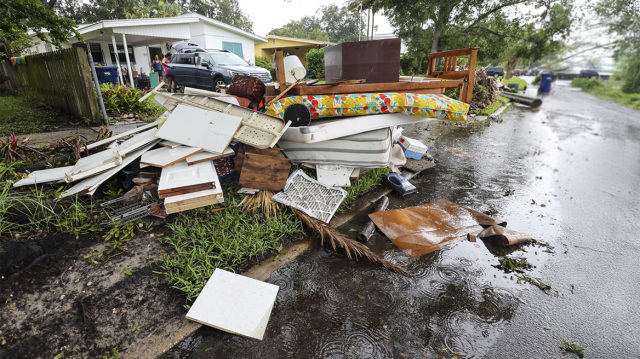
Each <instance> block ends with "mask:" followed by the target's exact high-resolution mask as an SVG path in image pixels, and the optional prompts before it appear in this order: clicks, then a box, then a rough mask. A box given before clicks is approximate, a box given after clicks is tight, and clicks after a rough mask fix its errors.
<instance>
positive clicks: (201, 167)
mask: <svg viewBox="0 0 640 359" xmlns="http://www.w3.org/2000/svg"><path fill="white" fill-rule="evenodd" d="M217 178H218V175H217V174H216V170H215V167H214V166H213V162H202V163H198V164H195V165H193V166H189V165H187V162H185V161H182V162H178V163H176V164H174V165H172V166H169V167H167V168H163V169H162V173H161V174H160V182H159V183H158V191H164V190H171V189H176V188H182V187H190V186H196V185H202V184H206V183H215V181H216V179H217Z"/></svg>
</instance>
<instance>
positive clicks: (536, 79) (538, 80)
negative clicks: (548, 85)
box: [533, 75, 542, 86]
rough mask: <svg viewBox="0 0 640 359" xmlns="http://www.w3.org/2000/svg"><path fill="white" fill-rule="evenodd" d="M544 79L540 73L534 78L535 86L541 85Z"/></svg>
mask: <svg viewBox="0 0 640 359" xmlns="http://www.w3.org/2000/svg"><path fill="white" fill-rule="evenodd" d="M541 81H542V76H540V75H538V76H536V77H535V78H534V79H533V86H538V85H540V82H541Z"/></svg>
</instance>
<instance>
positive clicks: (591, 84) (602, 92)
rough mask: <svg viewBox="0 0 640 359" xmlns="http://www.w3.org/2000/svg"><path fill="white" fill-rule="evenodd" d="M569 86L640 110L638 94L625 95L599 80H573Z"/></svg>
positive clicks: (639, 96) (639, 94) (639, 95)
mask: <svg viewBox="0 0 640 359" xmlns="http://www.w3.org/2000/svg"><path fill="white" fill-rule="evenodd" d="M571 86H573V87H579V88H581V89H582V91H584V92H588V93H590V94H592V95H595V96H597V97H600V98H603V99H607V100H611V101H614V102H616V103H619V104H621V105H623V106H627V107H630V108H632V109H635V110H640V93H625V92H622V90H620V89H619V88H615V87H613V86H611V85H610V84H608V83H604V82H602V81H601V80H599V79H596V78H591V79H581V78H577V79H573V80H572V81H571Z"/></svg>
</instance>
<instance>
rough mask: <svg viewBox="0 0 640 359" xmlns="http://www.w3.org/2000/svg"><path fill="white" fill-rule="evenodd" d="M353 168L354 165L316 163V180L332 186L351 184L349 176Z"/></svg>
mask: <svg viewBox="0 0 640 359" xmlns="http://www.w3.org/2000/svg"><path fill="white" fill-rule="evenodd" d="M354 170H355V167H344V166H332V165H316V174H317V175H318V182H320V183H322V184H326V185H327V186H334V187H335V186H337V187H345V186H351V181H350V177H351V174H352V173H353V171H354Z"/></svg>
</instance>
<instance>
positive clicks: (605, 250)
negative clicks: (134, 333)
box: [165, 83, 640, 358]
mask: <svg viewBox="0 0 640 359" xmlns="http://www.w3.org/2000/svg"><path fill="white" fill-rule="evenodd" d="M443 128H444V129H445V130H444V131H443ZM405 133H406V134H408V135H410V136H412V137H417V138H421V139H423V140H424V141H425V142H428V143H429V144H430V150H429V152H430V153H431V154H432V155H433V156H434V157H435V158H436V160H437V161H438V162H439V163H438V166H437V167H436V168H435V169H434V170H431V171H430V172H428V173H425V174H423V175H421V176H419V177H418V178H417V179H415V180H413V181H412V182H413V183H414V184H415V185H416V186H417V187H418V188H419V193H418V194H417V195H416V196H414V197H411V198H409V199H406V200H401V199H399V198H397V197H392V198H391V205H390V208H402V207H408V206H413V205H419V204H423V203H427V202H431V201H434V200H437V199H440V198H446V199H449V200H451V201H454V202H457V203H460V204H462V205H465V206H468V207H471V208H474V209H478V210H481V211H487V210H495V211H497V212H498V214H496V215H495V216H496V217H499V218H501V219H504V220H506V221H507V222H508V226H509V227H510V228H512V229H515V230H517V231H520V232H524V233H528V234H530V235H531V236H532V237H533V238H535V239H536V240H538V241H541V242H543V243H547V244H548V245H549V246H550V247H547V246H540V245H533V246H528V247H524V251H522V250H518V251H515V252H514V253H511V254H510V256H511V257H516V258H526V259H527V260H528V261H529V263H531V264H532V265H534V266H535V268H533V269H531V270H529V271H526V275H528V276H530V277H534V278H538V279H539V280H540V281H541V282H544V283H546V284H548V285H550V286H551V288H552V290H551V292H550V294H546V293H545V292H543V291H542V290H540V289H539V288H537V287H535V286H533V285H531V284H529V283H519V282H518V278H517V277H516V276H515V275H514V274H513V273H510V274H505V273H503V272H501V271H500V270H499V269H497V268H494V267H493V265H497V264H498V258H499V257H498V256H497V255H496V254H493V253H491V252H490V251H489V250H488V249H487V245H486V244H485V243H484V242H482V241H478V242H477V243H470V242H460V243H458V244H454V245H452V246H449V247H446V248H444V249H442V250H440V251H437V252H434V253H432V254H427V255H425V256H423V257H421V258H419V259H412V258H411V257H409V256H407V255H406V254H404V253H402V252H398V251H397V250H396V247H395V246H394V245H393V244H391V243H390V242H389V241H388V240H387V239H386V238H385V237H384V236H383V235H381V234H376V235H375V236H374V237H373V238H372V240H371V241H370V243H369V244H370V246H371V247H372V248H373V249H374V250H375V251H376V252H377V253H380V254H381V255H383V256H384V257H385V258H386V259H388V260H390V261H393V262H394V263H396V264H399V265H402V266H404V267H405V268H407V269H408V270H409V271H410V272H412V273H413V274H414V276H413V277H411V278H406V277H403V276H400V275H397V274H394V273H390V272H388V271H386V270H384V269H381V268H379V267H377V266H375V265H371V264H368V263H366V262H364V261H360V262H351V261H349V260H347V259H346V257H345V256H343V255H341V254H334V253H332V252H331V251H327V250H323V249H320V248H315V249H313V250H311V251H309V252H307V253H305V254H303V255H302V256H301V257H299V258H298V259H296V260H295V261H293V262H292V263H290V264H289V265H287V266H286V267H284V268H281V269H280V270H278V271H276V272H275V273H274V274H273V275H272V276H271V277H270V278H269V279H268V281H269V282H271V283H275V284H277V285H279V286H280V287H281V289H280V292H279V294H278V299H277V301H276V305H275V307H274V309H273V312H272V315H271V319H270V322H269V325H268V328H267V332H266V334H265V339H264V340H263V341H257V340H253V339H246V338H241V337H238V336H234V335H231V334H227V333H224V332H221V331H218V330H215V329H209V328H205V329H201V330H199V331H198V332H197V333H196V334H194V335H193V336H191V337H189V338H187V339H186V340H185V341H183V342H181V343H180V344H179V345H177V346H176V347H175V348H174V349H173V350H172V351H170V352H169V353H167V354H166V355H165V357H166V358H214V357H215V358H409V357H410V358H423V357H426V358H433V357H438V356H440V357H445V358H452V357H459V358H564V357H567V358H571V357H576V358H577V356H575V355H574V354H567V353H563V352H562V351H561V350H560V348H559V346H560V344H561V339H560V338H561V337H562V338H566V339H569V340H570V341H575V342H577V343H579V344H580V345H581V346H583V347H584V350H585V357H587V358H635V357H638V356H639V355H640V354H639V353H640V334H639V333H640V309H638V308H639V307H640V265H639V262H640V261H639V257H640V193H639V192H640V112H637V111H633V110H630V109H627V108H624V107H620V106H618V105H616V104H614V103H611V102H608V101H604V100H600V99H597V98H595V97H593V96H591V95H588V94H584V93H581V92H579V90H576V89H572V88H569V87H568V86H566V85H565V84H562V83H559V84H555V85H554V90H553V92H552V94H551V96H548V97H547V98H545V100H544V104H543V106H542V108H541V109H539V110H538V111H532V110H529V109H526V108H520V107H516V108H512V109H510V110H509V111H508V112H507V113H506V114H505V115H504V116H503V118H502V120H501V121H493V122H492V123H491V125H490V126H488V127H483V126H473V127H467V128H457V127H453V126H448V128H447V126H446V125H439V124H435V123H429V124H427V125H425V124H419V125H416V126H412V127H411V128H407V131H406V132H405ZM362 220H363V218H358V219H357V220H356V221H354V223H351V224H349V227H351V228H358V227H359V226H360V225H361V224H362ZM347 233H349V234H354V233H355V232H347ZM502 254H504V253H502Z"/></svg>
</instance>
